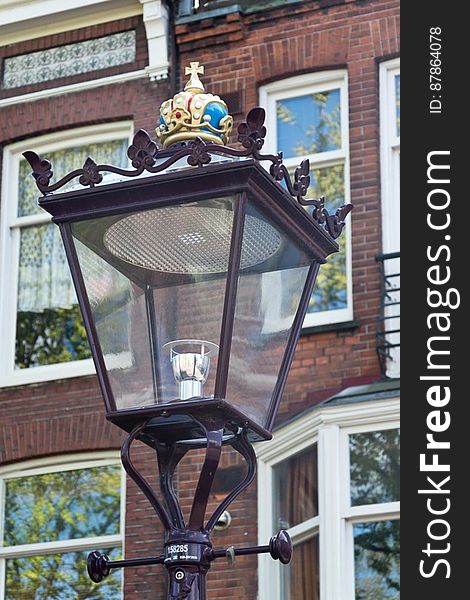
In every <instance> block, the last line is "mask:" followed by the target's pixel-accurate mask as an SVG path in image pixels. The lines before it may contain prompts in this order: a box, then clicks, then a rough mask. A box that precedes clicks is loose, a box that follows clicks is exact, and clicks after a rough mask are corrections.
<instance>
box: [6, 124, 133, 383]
mask: <svg viewBox="0 0 470 600" xmlns="http://www.w3.org/2000/svg"><path fill="white" fill-rule="evenodd" d="M132 134H133V123H132V122H131V121H121V122H116V123H106V124H103V125H93V126H90V127H80V128H77V129H72V130H64V131H60V132H56V133H53V134H49V135H44V136H40V137H37V138H31V139H28V140H23V141H21V142H17V143H15V144H11V145H9V146H5V148H4V152H3V171H2V187H1V203H0V340H1V349H0V387H6V386H14V385H24V384H28V383H36V382H41V381H51V380H54V379H65V378H69V377H78V376H81V375H91V374H93V373H94V372H95V368H94V365H93V361H92V359H91V358H90V359H85V360H77V361H73V362H63V363H58V364H51V365H41V366H37V367H31V368H29V369H15V339H16V314H17V292H18V289H17V288H18V260H19V250H20V246H19V244H20V230H21V227H25V226H27V225H41V224H46V223H50V222H51V216H50V215H49V214H48V213H46V212H45V211H44V212H43V213H42V214H38V215H29V216H25V217H18V216H17V209H18V176H19V175H18V174H19V161H20V159H21V158H22V156H21V154H22V152H24V151H26V150H32V149H33V150H34V151H36V152H38V153H39V154H41V155H42V156H45V157H47V153H48V152H54V151H56V150H62V149H64V148H70V147H72V146H80V145H84V144H93V143H99V142H107V141H113V140H117V139H121V138H122V139H125V140H129V143H130V141H131V138H132ZM39 196H40V192H39V191H38V197H39Z"/></svg>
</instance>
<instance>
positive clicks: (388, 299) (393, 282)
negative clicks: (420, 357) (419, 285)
mask: <svg viewBox="0 0 470 600" xmlns="http://www.w3.org/2000/svg"><path fill="white" fill-rule="evenodd" d="M375 260H376V261H377V262H378V264H379V268H380V273H381V284H382V293H381V306H380V317H379V319H378V323H377V354H378V356H379V361H380V368H381V369H382V373H383V375H384V376H385V377H399V376H400V253H399V252H390V253H389V254H379V255H378V256H376V257H375Z"/></svg>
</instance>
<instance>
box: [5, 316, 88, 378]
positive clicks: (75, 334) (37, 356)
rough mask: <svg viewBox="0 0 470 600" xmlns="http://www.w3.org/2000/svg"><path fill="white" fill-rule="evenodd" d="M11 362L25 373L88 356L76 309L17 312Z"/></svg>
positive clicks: (82, 329)
mask: <svg viewBox="0 0 470 600" xmlns="http://www.w3.org/2000/svg"><path fill="white" fill-rule="evenodd" d="M16 331H17V333H16V348H15V357H16V358H15V362H16V366H17V368H20V369H25V368H26V369H27V368H29V367H35V366H38V365H47V364H54V363H61V362H68V361H73V360H81V359H84V358H89V357H90V356H91V353H90V348H89V345H88V341H87V337H86V332H85V327H84V325H83V321H82V317H81V314H80V309H79V308H78V305H75V306H71V307H70V308H46V309H44V310H42V311H41V312H32V311H19V312H18V313H17V324H16Z"/></svg>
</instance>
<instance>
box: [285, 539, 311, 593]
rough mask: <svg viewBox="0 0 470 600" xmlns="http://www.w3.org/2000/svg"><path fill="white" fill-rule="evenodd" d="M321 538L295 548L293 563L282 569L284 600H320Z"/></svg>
mask: <svg viewBox="0 0 470 600" xmlns="http://www.w3.org/2000/svg"><path fill="white" fill-rule="evenodd" d="M318 544H319V536H318V535H316V536H315V537H313V538H311V539H310V540H307V541H306V542H302V543H301V544H298V545H296V546H295V547H294V553H293V555H292V561H291V562H290V564H289V565H282V567H281V599H282V600H318V599H319V598H320V565H319V550H318Z"/></svg>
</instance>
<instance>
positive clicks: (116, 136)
mask: <svg viewBox="0 0 470 600" xmlns="http://www.w3.org/2000/svg"><path fill="white" fill-rule="evenodd" d="M130 133H131V124H130V123H120V124H107V125H102V126H95V127H93V128H81V129H78V130H75V131H73V132H70V131H68V132H62V133H57V134H54V135H53V136H44V137H42V138H37V139H32V140H27V141H23V142H21V143H18V144H14V145H11V146H8V147H6V148H5V153H4V164H3V173H4V177H3V181H2V202H1V231H0V244H1V245H0V251H1V257H2V263H1V264H0V276H1V282H0V284H1V285H0V319H1V321H0V338H1V339H2V354H1V356H0V385H17V384H23V383H29V382H32V381H44V380H49V379H56V378H59V377H72V376H75V375H83V374H89V373H92V372H93V365H92V362H91V358H90V350H89V347H88V342H87V339H86V334H85V329H84V326H83V323H82V320H81V316H80V311H79V308H78V304H77V300H76V297H75V291H74V288H73V285H72V280H71V277H70V274H69V268H68V265H67V261H66V258H65V253H64V251H63V248H62V240H61V238H60V234H59V230H58V228H57V227H56V226H55V225H53V224H51V222H50V215H48V214H46V213H45V212H44V211H42V210H41V209H40V208H39V207H38V206H37V198H38V196H39V192H38V190H37V188H36V185H35V182H34V179H33V178H32V176H31V168H30V166H29V164H28V163H27V162H26V161H25V160H24V159H23V158H22V156H21V153H22V152H24V151H25V150H26V149H34V150H35V151H37V152H39V153H40V154H42V155H43V156H45V157H47V158H48V160H50V161H51V162H52V165H53V168H54V171H55V173H54V177H55V179H56V180H57V179H59V178H60V177H62V176H63V175H65V174H66V173H67V172H69V171H71V170H73V169H75V168H79V167H81V166H82V165H83V163H84V161H85V159H86V158H87V156H92V157H93V158H94V159H95V161H96V162H98V163H111V164H116V165H120V166H126V165H127V156H126V150H127V146H128V144H129V137H130ZM76 183H77V182H76V180H75V181H72V182H70V184H69V187H71V186H73V185H74V184H76ZM64 363H65V365H64Z"/></svg>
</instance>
